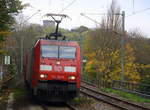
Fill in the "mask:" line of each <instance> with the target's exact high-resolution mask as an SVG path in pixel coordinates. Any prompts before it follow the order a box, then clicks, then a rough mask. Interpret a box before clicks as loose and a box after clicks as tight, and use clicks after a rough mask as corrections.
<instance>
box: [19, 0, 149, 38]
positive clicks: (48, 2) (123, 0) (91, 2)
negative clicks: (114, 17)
mask: <svg viewBox="0 0 150 110" xmlns="http://www.w3.org/2000/svg"><path fill="white" fill-rule="evenodd" d="M21 1H22V2H23V3H29V4H30V5H31V6H30V7H28V8H26V9H24V10H23V15H24V16H25V17H26V18H30V17H31V16H32V15H33V14H35V13H37V10H41V11H40V12H38V13H37V14H35V15H34V16H32V17H31V18H30V19H29V20H28V22H29V23H38V24H42V20H45V19H50V18H46V17H44V15H45V14H47V13H63V14H67V15H68V16H69V17H70V18H71V19H72V20H70V19H64V20H63V21H62V23H61V24H60V27H62V28H66V29H72V28H76V27H79V26H81V25H84V26H87V27H89V28H95V27H96V24H95V23H94V22H93V21H91V20H89V19H87V18H86V17H84V16H81V15H80V13H85V14H86V16H88V17H90V18H92V19H94V20H96V21H98V22H100V21H101V19H102V17H103V16H104V15H91V14H89V13H106V12H107V9H108V7H109V6H110V4H111V2H112V0H21ZM116 1H117V3H118V5H119V6H120V8H121V11H125V15H126V17H125V29H126V30H127V31H132V30H134V29H138V30H140V31H141V32H143V33H144V35H146V36H147V37H150V0H116ZM69 4H70V5H69ZM68 5H69V6H68Z"/></svg>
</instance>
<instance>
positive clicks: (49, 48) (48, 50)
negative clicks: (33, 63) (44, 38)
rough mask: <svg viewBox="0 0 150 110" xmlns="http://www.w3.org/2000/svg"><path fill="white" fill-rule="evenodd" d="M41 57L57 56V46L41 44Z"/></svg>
mask: <svg viewBox="0 0 150 110" xmlns="http://www.w3.org/2000/svg"><path fill="white" fill-rule="evenodd" d="M41 51H42V57H48V58H58V46H54V45H42V48H41Z"/></svg>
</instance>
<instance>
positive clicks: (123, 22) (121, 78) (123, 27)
mask: <svg viewBox="0 0 150 110" xmlns="http://www.w3.org/2000/svg"><path fill="white" fill-rule="evenodd" d="M121 15H122V36H121V75H120V80H121V82H123V81H124V65H125V61H124V60H125V58H124V57H125V42H124V37H125V11H122V14H121Z"/></svg>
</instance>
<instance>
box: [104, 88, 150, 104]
mask: <svg viewBox="0 0 150 110" xmlns="http://www.w3.org/2000/svg"><path fill="white" fill-rule="evenodd" d="M102 91H104V92H107V93H114V94H117V95H119V96H121V97H123V98H126V99H129V100H131V101H135V102H145V103H150V99H146V98H143V97H141V96H138V95H136V94H131V93H127V92H123V91H120V90H114V89H110V88H105V89H102Z"/></svg>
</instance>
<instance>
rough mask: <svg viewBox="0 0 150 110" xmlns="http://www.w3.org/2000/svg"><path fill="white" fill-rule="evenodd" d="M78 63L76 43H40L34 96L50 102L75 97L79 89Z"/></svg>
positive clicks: (79, 65) (78, 52) (79, 69)
mask: <svg viewBox="0 0 150 110" xmlns="http://www.w3.org/2000/svg"><path fill="white" fill-rule="evenodd" d="M80 62H81V61H80V48H79V46H78V45H77V44H76V43H70V42H67V43H66V42H58V41H57V42H52V41H51V42H49V43H46V42H44V41H43V42H41V47H40V62H39V72H38V81H37V86H36V87H35V88H34V95H37V96H38V97H40V99H44V100H50V101H65V100H69V99H72V98H74V97H76V96H77V94H78V92H79V88H80V72H81V64H80Z"/></svg>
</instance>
